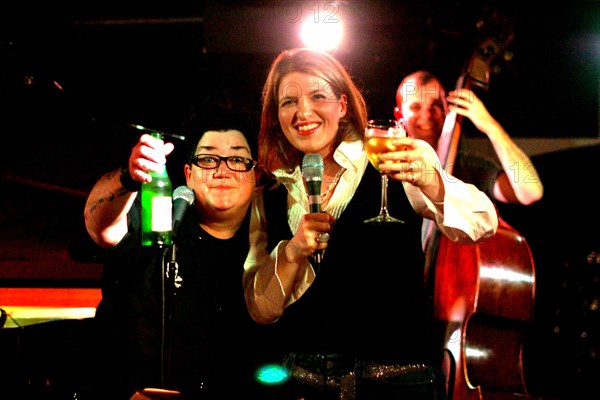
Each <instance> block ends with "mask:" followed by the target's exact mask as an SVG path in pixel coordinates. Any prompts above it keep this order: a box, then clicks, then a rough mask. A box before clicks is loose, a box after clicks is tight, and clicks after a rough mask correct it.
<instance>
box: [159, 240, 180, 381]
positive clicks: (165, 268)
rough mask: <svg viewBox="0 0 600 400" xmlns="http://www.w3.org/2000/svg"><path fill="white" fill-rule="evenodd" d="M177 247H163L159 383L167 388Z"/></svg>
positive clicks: (176, 271)
mask: <svg viewBox="0 0 600 400" xmlns="http://www.w3.org/2000/svg"><path fill="white" fill-rule="evenodd" d="M176 255H177V246H176V244H175V241H173V244H172V245H169V246H165V247H164V250H163V260H162V296H163V298H162V307H163V309H162V335H161V381H162V387H163V388H167V387H168V385H170V383H171V356H172V345H173V340H172V331H173V311H174V303H175V291H176V289H177V277H178V273H179V271H178V269H179V267H178V265H177V258H176Z"/></svg>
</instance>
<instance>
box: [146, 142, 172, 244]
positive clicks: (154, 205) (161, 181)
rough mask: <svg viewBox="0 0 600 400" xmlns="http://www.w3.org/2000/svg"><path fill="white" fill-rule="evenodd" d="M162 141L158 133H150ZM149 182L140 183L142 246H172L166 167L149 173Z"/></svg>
mask: <svg viewBox="0 0 600 400" xmlns="http://www.w3.org/2000/svg"><path fill="white" fill-rule="evenodd" d="M152 136H154V137H155V138H157V139H161V140H162V135H161V134H160V133H156V132H154V133H152ZM150 176H152V181H151V182H144V183H142V189H141V200H142V246H170V245H172V244H173V226H172V208H173V200H172V199H171V195H172V192H173V187H172V185H171V179H169V175H168V174H167V167H166V165H163V168H162V170H161V171H159V172H151V173H150Z"/></svg>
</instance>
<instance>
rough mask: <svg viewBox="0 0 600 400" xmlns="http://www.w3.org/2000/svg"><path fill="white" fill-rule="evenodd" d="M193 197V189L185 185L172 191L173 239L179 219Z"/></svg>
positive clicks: (192, 201)
mask: <svg viewBox="0 0 600 400" xmlns="http://www.w3.org/2000/svg"><path fill="white" fill-rule="evenodd" d="M195 199H196V196H195V195H194V191H193V190H192V189H190V188H189V187H187V186H179V187H178V188H177V189H175V190H174V191H173V237H174V238H175V239H176V238H177V233H178V231H179V225H180V224H181V220H182V219H183V216H184V215H185V212H186V211H187V209H188V207H189V206H191V205H192V204H193V203H194V200H195Z"/></svg>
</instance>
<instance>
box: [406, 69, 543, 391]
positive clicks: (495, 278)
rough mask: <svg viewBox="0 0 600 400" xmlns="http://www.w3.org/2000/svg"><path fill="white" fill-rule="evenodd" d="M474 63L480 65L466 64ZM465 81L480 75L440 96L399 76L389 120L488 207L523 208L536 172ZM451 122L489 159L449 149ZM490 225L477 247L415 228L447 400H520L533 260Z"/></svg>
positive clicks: (453, 136)
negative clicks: (506, 397)
mask: <svg viewBox="0 0 600 400" xmlns="http://www.w3.org/2000/svg"><path fill="white" fill-rule="evenodd" d="M476 64H477V65H483V63H474V62H471V63H470V64H469V66H473V65H476ZM470 74H471V75H470ZM473 74H478V75H482V76H483V75H485V74H484V71H477V70H468V71H466V72H465V73H464V74H463V76H461V78H460V79H459V85H458V86H457V88H456V89H455V90H453V91H451V92H449V93H448V97H446V93H445V90H444V87H443V86H442V84H441V82H440V81H439V79H438V78H437V77H436V76H435V75H433V74H432V73H430V72H427V71H422V70H421V71H416V72H414V73H412V74H410V75H408V76H406V77H405V78H404V79H403V80H402V81H401V83H400V85H399V87H398V90H397V93H396V103H397V107H396V108H395V110H394V111H395V114H396V117H397V118H398V119H400V118H402V119H404V121H405V124H406V127H407V132H408V134H409V135H411V136H412V137H415V138H418V139H423V140H425V141H426V142H428V143H429V144H430V145H431V146H432V147H433V148H434V149H436V151H437V153H438V156H439V158H440V161H441V162H442V163H443V165H442V168H444V169H445V170H446V171H447V172H448V173H449V174H451V175H453V176H456V177H457V178H459V179H461V180H463V181H464V182H468V183H472V184H474V185H475V186H476V187H477V188H479V189H480V190H481V191H483V192H484V193H486V194H487V195H488V196H489V197H490V199H492V200H493V201H497V202H502V203H509V204H522V205H530V204H532V203H534V202H536V201H538V200H540V199H541V198H542V196H543V193H544V187H543V185H542V183H541V181H540V178H539V175H538V173H537V171H536V169H535V167H534V165H533V163H532V162H531V160H530V159H529V157H528V156H527V155H526V154H525V153H524V152H523V151H522V150H521V149H520V148H519V147H518V146H517V145H516V143H515V142H514V141H513V140H512V139H511V137H510V136H509V135H508V133H507V132H506V131H505V130H504V128H503V127H502V126H501V125H500V123H498V121H496V119H494V118H493V117H492V116H491V115H490V113H489V112H488V110H487V109H486V107H485V106H484V104H483V103H482V102H481V100H480V99H479V98H478V97H477V96H476V95H475V93H474V92H473V90H471V87H470V86H468V85H464V82H465V81H466V82H469V79H471V81H475V82H480V81H481V80H480V79H476V78H475V79H473V77H474V76H475V75H473ZM460 118H468V119H469V120H470V121H471V122H472V123H473V125H474V126H475V127H476V128H477V129H478V130H479V131H481V132H482V133H483V134H485V135H486V136H487V137H488V138H489V140H490V142H491V144H492V146H493V148H494V150H495V152H496V156H497V160H494V159H490V158H484V156H483V155H477V154H471V153H468V152H464V151H463V152H459V151H458V143H459V138H460V123H459V122H457V121H459V120H460ZM498 161H499V163H498ZM448 178H449V179H450V178H451V177H450V176H448ZM499 222H500V224H499V228H498V232H497V233H496V234H495V235H494V236H492V237H491V238H490V239H488V240H487V241H486V242H484V243H482V244H479V245H476V246H461V245H456V244H453V243H450V242H448V241H447V240H445V238H444V237H443V236H442V235H438V234H437V232H436V230H435V227H433V226H428V225H424V227H423V249H424V251H425V254H426V280H427V282H426V283H427V285H428V287H429V288H430V290H431V296H432V297H433V303H434V308H435V318H436V320H437V321H438V322H439V323H440V335H441V336H442V337H443V338H444V344H443V346H444V348H445V350H446V352H447V355H449V357H447V358H446V365H447V371H445V372H446V375H447V376H448V380H447V392H448V398H449V399H450V400H452V399H454V400H458V399H460V400H481V399H484V400H487V399H494V394H498V393H520V394H524V395H527V394H528V390H527V388H526V384H525V378H524V369H523V364H522V354H523V341H524V339H523V338H524V333H525V331H526V326H527V324H529V323H530V322H531V318H532V315H533V295H534V292H535V289H534V288H535V286H534V285H535V273H534V266H533V258H532V256H531V252H530V250H529V247H528V245H527V242H526V240H525V239H524V238H523V237H522V236H520V235H519V233H518V232H516V231H515V230H514V229H513V228H512V227H511V226H510V225H508V224H506V223H505V222H504V221H502V219H500V221H499ZM502 274H509V275H510V276H512V277H519V279H520V281H519V279H516V280H514V281H513V280H512V279H505V278H504V277H503V275H502ZM500 299H503V300H500ZM515 310H516V311H515ZM468 348H471V349H478V350H482V353H481V354H484V356H481V357H473V356H471V355H470V354H469V352H468V351H467V350H468ZM484 393H485V395H484Z"/></svg>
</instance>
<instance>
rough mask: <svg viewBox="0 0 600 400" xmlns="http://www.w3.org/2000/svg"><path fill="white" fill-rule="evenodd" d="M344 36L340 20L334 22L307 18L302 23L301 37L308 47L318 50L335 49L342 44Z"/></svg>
mask: <svg viewBox="0 0 600 400" xmlns="http://www.w3.org/2000/svg"><path fill="white" fill-rule="evenodd" d="M342 36H343V26H342V23H341V22H340V21H339V20H338V21H336V22H334V23H332V22H326V21H317V22H315V21H314V20H312V19H310V18H309V19H307V20H305V21H304V23H303V24H302V30H301V32H300V37H301V38H302V41H303V42H304V44H305V46H306V47H310V48H313V49H318V50H334V49H337V47H338V46H339V45H340V43H341V41H342Z"/></svg>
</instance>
